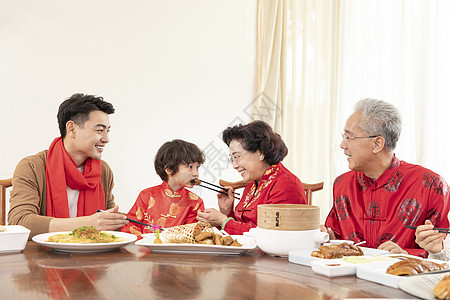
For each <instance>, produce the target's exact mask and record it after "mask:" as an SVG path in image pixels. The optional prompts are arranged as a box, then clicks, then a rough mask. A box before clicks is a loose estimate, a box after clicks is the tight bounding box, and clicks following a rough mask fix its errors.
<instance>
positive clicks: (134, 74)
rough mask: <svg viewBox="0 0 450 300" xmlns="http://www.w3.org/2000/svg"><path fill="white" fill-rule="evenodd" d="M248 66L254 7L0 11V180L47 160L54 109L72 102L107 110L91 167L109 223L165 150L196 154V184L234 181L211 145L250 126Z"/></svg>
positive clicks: (210, 202) (69, 4)
mask: <svg viewBox="0 0 450 300" xmlns="http://www.w3.org/2000/svg"><path fill="white" fill-rule="evenodd" d="M255 60H256V0H227V1H219V0H200V1H199V0H170V1H160V0H158V1H156V0H152V1H149V0H138V1H119V0H107V1H106V0H105V1H91V0H82V1H61V0H53V1H52V0H41V1H33V0H15V1H9V0H0V132H1V136H2V145H1V147H0V178H7V177H10V176H12V173H13V171H14V168H15V166H16V164H17V163H18V161H19V160H20V159H21V158H22V157H25V156H27V155H31V154H35V153H37V152H39V151H41V150H43V149H47V148H48V146H49V145H50V143H51V142H52V140H53V139H54V138H55V137H57V136H58V135H59V132H58V128H57V122H56V113H57V109H58V106H59V104H60V103H61V102H62V101H63V100H64V99H66V98H67V97H69V96H70V95H72V94H73V93H76V92H83V93H88V94H95V95H100V96H103V97H104V98H105V100H107V101H109V102H111V103H113V104H114V106H115V108H116V113H115V114H114V115H112V116H111V117H110V120H111V124H112V130H111V136H110V138H111V142H110V143H109V145H108V146H107V148H106V149H105V152H104V154H103V159H104V160H106V161H107V162H108V163H109V164H110V166H111V167H112V169H113V171H114V173H115V183H116V186H115V188H114V194H115V196H116V202H117V203H119V205H120V206H121V211H124V212H127V211H128V210H129V208H130V207H131V206H132V205H133V203H134V201H135V199H136V197H137V195H138V193H139V191H140V190H142V189H144V188H146V187H149V186H153V185H156V184H159V183H160V182H161V180H160V179H159V177H158V176H157V175H156V174H155V171H154V168H153V158H154V155H155V153H156V151H157V149H158V148H159V146H160V145H161V144H162V143H164V142H165V141H167V140H171V139H174V138H181V139H185V140H188V141H191V142H194V143H196V144H197V145H198V146H199V147H200V148H204V149H205V150H206V152H207V159H208V161H207V162H206V164H205V165H204V166H203V167H202V169H203V170H202V171H201V177H203V178H205V179H208V180H210V181H215V182H217V181H218V179H219V177H221V178H225V179H229V180H237V179H239V174H237V172H235V171H233V170H232V169H231V167H229V166H228V165H227V164H224V163H223V161H221V160H218V159H219V158H224V157H223V155H227V153H228V152H227V148H226V145H225V144H223V142H221V139H220V133H221V132H222V131H223V129H225V128H226V127H227V126H228V125H229V124H231V123H232V122H236V121H239V120H241V121H242V122H247V121H249V120H250V118H249V116H248V115H247V114H246V113H245V108H246V107H248V106H249V105H250V103H251V102H252V100H253V95H254V80H255ZM214 148H217V149H218V150H219V151H220V152H219V153H220V156H217V157H216V156H215V152H214V151H213V150H214ZM208 171H209V172H208ZM196 192H197V193H199V194H201V197H202V198H203V199H204V201H205V205H206V206H209V207H217V199H216V197H215V193H214V192H211V193H210V192H207V191H205V190H200V189H199V188H197V189H196Z"/></svg>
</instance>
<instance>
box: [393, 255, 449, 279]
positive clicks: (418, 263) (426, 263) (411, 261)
mask: <svg viewBox="0 0 450 300" xmlns="http://www.w3.org/2000/svg"><path fill="white" fill-rule="evenodd" d="M446 265H447V264H445V263H444V262H442V263H436V262H434V261H431V260H424V259H419V258H407V259H403V260H400V261H398V262H396V263H395V264H393V265H391V266H389V268H387V270H386V273H387V274H391V275H396V276H403V275H416V274H420V273H428V272H432V271H439V270H443V269H446Z"/></svg>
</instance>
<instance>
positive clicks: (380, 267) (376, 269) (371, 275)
mask: <svg viewBox="0 0 450 300" xmlns="http://www.w3.org/2000/svg"><path fill="white" fill-rule="evenodd" d="M401 256H402V257H405V256H406V257H411V258H416V259H417V258H419V257H417V256H412V255H401ZM419 259H420V258H419ZM427 260H429V261H433V262H436V263H439V264H444V263H445V262H444V261H442V260H435V259H427ZM398 261H399V259H396V260H395V261H392V262H391V261H386V262H374V263H368V264H362V265H357V267H356V277H358V278H361V279H365V280H369V281H373V282H376V283H380V284H383V285H387V286H390V287H393V288H398V282H399V281H400V280H401V279H403V278H406V277H405V276H396V275H391V274H387V273H386V270H387V268H389V266H390V265H392V264H394V263H396V262H398ZM414 276H424V275H413V276H411V277H414Z"/></svg>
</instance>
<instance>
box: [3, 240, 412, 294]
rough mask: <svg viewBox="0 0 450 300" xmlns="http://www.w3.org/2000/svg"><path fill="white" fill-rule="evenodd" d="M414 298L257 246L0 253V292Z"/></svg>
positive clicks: (35, 248)
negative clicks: (231, 251)
mask: <svg viewBox="0 0 450 300" xmlns="http://www.w3.org/2000/svg"><path fill="white" fill-rule="evenodd" d="M68 298H70V299H180V300H181V299H322V300H325V299H346V298H396V299H414V297H413V296H411V295H409V294H407V293H405V292H403V291H401V290H400V289H395V288H390V287H387V286H383V285H380V284H377V283H374V282H370V281H366V280H363V279H359V278H357V277H356V276H343V277H332V278H330V277H327V276H323V275H319V274H316V273H314V272H313V271H312V270H311V268H310V267H306V266H302V265H298V264H294V263H290V262H289V261H288V259H287V258H285V257H284V258H283V257H273V256H268V255H265V254H263V253H262V252H260V251H259V250H252V251H247V252H244V253H243V254H241V255H211V254H195V253H155V252H152V251H151V250H149V249H148V248H146V247H144V246H138V245H135V244H130V245H127V246H124V247H121V248H119V249H115V250H112V251H109V252H98V253H66V252H58V251H55V250H52V249H49V248H47V247H44V246H41V245H39V244H37V243H35V242H32V241H30V242H28V243H27V246H26V248H25V249H24V250H23V251H22V252H19V253H10V254H0V299H27V300H28V299H68Z"/></svg>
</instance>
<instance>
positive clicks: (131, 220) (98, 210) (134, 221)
mask: <svg viewBox="0 0 450 300" xmlns="http://www.w3.org/2000/svg"><path fill="white" fill-rule="evenodd" d="M97 212H105V213H109V212H107V211H104V210H101V209H97ZM119 214H121V213H119ZM126 220H128V221H130V222H133V223H136V224H141V225H144V226H150V227H152V226H153V225H150V224H146V223H142V222H139V221H136V220H133V219H130V218H126ZM159 230H161V231H163V230H164V229H162V228H161V229H159Z"/></svg>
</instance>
